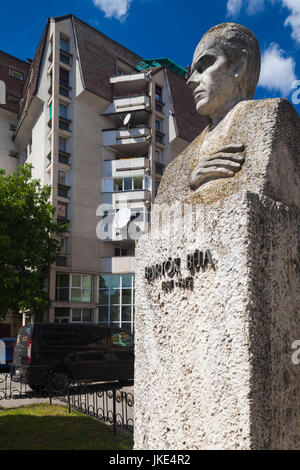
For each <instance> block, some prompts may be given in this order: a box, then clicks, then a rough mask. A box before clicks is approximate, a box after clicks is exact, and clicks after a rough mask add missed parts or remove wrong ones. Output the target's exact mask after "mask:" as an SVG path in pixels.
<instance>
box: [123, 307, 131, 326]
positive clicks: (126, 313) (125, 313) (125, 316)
mask: <svg viewBox="0 0 300 470" xmlns="http://www.w3.org/2000/svg"><path fill="white" fill-rule="evenodd" d="M130 320H131V306H130V305H122V322H123V321H130Z"/></svg>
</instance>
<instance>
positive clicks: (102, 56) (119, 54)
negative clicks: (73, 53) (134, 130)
mask: <svg viewBox="0 0 300 470" xmlns="http://www.w3.org/2000/svg"><path fill="white" fill-rule="evenodd" d="M73 20H74V27H75V33H76V38H77V43H78V50H79V55H80V62H81V68H82V75H83V80H84V86H85V88H86V89H87V90H89V91H91V92H93V93H95V94H96V95H99V96H102V97H103V98H105V99H107V100H109V101H111V100H112V87H111V85H110V83H109V78H110V77H113V76H114V75H115V74H116V58H119V59H120V60H122V61H124V62H126V63H127V64H129V65H131V66H132V67H133V68H136V66H137V64H138V63H139V62H140V61H141V57H140V56H138V55H137V54H135V53H134V52H131V51H130V50H129V49H127V48H126V47H124V46H122V45H121V44H118V43H117V42H116V41H114V40H112V39H110V38H108V37H107V36H105V35H104V34H102V33H100V31H98V30H96V29H94V28H92V27H91V26H90V25H88V24H87V23H84V22H83V21H81V20H79V19H78V18H76V17H73Z"/></svg>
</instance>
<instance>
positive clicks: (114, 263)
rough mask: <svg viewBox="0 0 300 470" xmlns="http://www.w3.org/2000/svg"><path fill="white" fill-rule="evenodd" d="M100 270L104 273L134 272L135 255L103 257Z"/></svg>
mask: <svg viewBox="0 0 300 470" xmlns="http://www.w3.org/2000/svg"><path fill="white" fill-rule="evenodd" d="M100 271H101V272H102V273H118V274H122V273H134V271H135V258H134V256H114V257H111V258H101V267H100Z"/></svg>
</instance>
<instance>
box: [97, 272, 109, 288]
mask: <svg viewBox="0 0 300 470" xmlns="http://www.w3.org/2000/svg"><path fill="white" fill-rule="evenodd" d="M99 287H100V288H103V287H109V276H104V275H103V276H99Z"/></svg>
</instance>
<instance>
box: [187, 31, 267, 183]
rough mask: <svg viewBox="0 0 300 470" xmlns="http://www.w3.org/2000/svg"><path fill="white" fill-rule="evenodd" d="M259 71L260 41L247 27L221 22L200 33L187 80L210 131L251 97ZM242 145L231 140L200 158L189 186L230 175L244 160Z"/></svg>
mask: <svg viewBox="0 0 300 470" xmlns="http://www.w3.org/2000/svg"><path fill="white" fill-rule="evenodd" d="M259 74H260V50H259V45H258V42H257V39H256V37H255V36H254V34H253V33H252V32H251V31H250V30H249V29H247V28H245V27H244V26H241V25H238V24H234V23H223V24H220V25H218V26H215V27H213V28H211V29H210V30H209V31H208V32H207V33H206V34H205V35H204V36H203V38H202V39H201V41H200V43H199V44H198V46H197V47H196V50H195V53H194V57H193V64H192V68H191V75H190V78H189V80H188V82H187V84H188V85H189V86H190V87H191V88H192V90H193V95H194V99H195V103H196V109H197V111H198V113H199V114H204V115H206V116H208V117H209V118H210V120H211V125H210V132H211V131H212V130H213V129H215V128H216V127H217V126H218V125H219V123H220V122H221V121H222V120H223V119H224V118H225V117H226V115H227V114H228V112H229V111H230V110H231V109H232V108H233V107H234V106H235V105H236V104H238V103H239V102H240V101H243V100H249V99H252V98H253V96H254V93H255V88H256V85H257V82H258V79H259ZM244 149H245V147H244V145H243V143H241V142H237V143H232V144H231V145H229V146H227V147H225V148H223V149H220V150H219V151H218V152H217V153H215V154H213V155H209V156H206V157H205V158H203V160H201V161H200V162H199V164H198V165H197V166H196V168H194V170H193V171H192V173H191V174H190V178H189V181H190V186H191V188H193V189H196V188H197V187H199V186H200V185H201V184H203V183H205V182H207V181H209V180H211V179H215V178H228V177H231V176H233V175H234V173H235V172H237V171H239V170H240V168H241V165H242V164H243V162H244V156H243V151H244Z"/></svg>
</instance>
